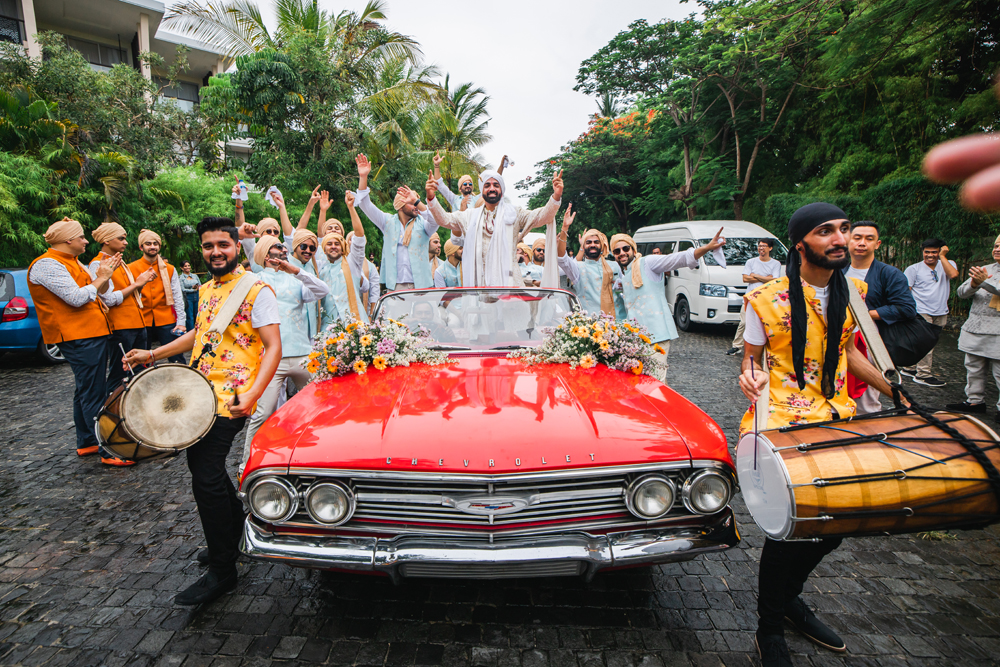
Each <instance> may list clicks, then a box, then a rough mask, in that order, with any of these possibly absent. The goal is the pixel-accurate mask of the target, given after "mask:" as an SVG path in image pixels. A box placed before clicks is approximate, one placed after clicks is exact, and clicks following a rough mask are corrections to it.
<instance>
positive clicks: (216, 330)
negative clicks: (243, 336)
mask: <svg viewBox="0 0 1000 667" xmlns="http://www.w3.org/2000/svg"><path fill="white" fill-rule="evenodd" d="M256 283H257V280H256V279H255V277H254V275H253V274H252V273H244V274H243V275H242V276H240V277H239V278H237V279H236V286H235V287H233V291H232V292H230V293H229V296H227V297H226V300H225V301H224V302H223V303H222V306H220V307H219V312H217V313H216V314H215V319H214V320H212V326H210V327H209V328H208V331H206V332H205V334H207V335H206V339H207V341H208V342H206V343H205V345H204V346H203V347H202V348H201V354H199V355H198V358H197V359H191V367H192V368H197V367H198V364H199V362H201V360H202V358H203V357H204V356H205V355H206V354H210V355H212V356H213V357H214V356H215V343H213V342H212V341H213V340H222V333H223V332H224V331H225V330H226V327H228V326H229V325H230V323H231V322H232V321H233V318H234V317H236V313H238V312H239V310H240V306H242V305H243V301H244V300H246V298H247V295H249V294H250V290H251V289H253V286H254V285H255V284H256ZM212 334H218V336H215V335H212Z"/></svg>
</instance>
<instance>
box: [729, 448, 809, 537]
mask: <svg viewBox="0 0 1000 667" xmlns="http://www.w3.org/2000/svg"><path fill="white" fill-rule="evenodd" d="M754 440H756V442H757V467H756V469H754ZM736 474H737V475H738V476H739V480H740V491H741V492H742V493H743V500H744V501H745V502H746V504H747V509H749V510H750V515H751V516H753V520H754V521H755V522H756V523H757V525H758V526H760V529H761V530H763V531H764V532H765V533H766V534H767V536H768V537H771V538H774V539H776V540H781V539H784V538H786V537H788V535H789V533H791V532H792V517H793V514H794V511H795V510H794V508H795V503H794V499H793V496H792V492H791V489H790V488H789V485H790V484H791V480H790V479H789V477H788V471H787V470H786V468H785V464H784V463H783V462H782V460H781V457H780V456H778V455H777V454H776V453H775V451H774V446H773V445H772V444H771V441H770V440H768V439H767V435H765V434H763V433H761V434H758V435H756V436H754V434H753V433H748V434H747V435H745V436H743V437H742V438H741V439H740V443H739V444H738V445H737V446H736Z"/></svg>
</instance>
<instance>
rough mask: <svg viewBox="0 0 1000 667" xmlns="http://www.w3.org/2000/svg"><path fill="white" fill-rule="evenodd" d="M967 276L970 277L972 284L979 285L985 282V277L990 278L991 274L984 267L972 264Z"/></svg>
mask: <svg viewBox="0 0 1000 667" xmlns="http://www.w3.org/2000/svg"><path fill="white" fill-rule="evenodd" d="M969 277H970V278H972V286H973V287H979V286H980V285H982V284H983V283H984V282H986V280H987V279H989V278H992V277H993V276H991V275H990V274H989V273H987V272H986V269H984V268H983V267H981V266H973V267H972V268H970V269H969Z"/></svg>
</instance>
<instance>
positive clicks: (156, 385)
mask: <svg viewBox="0 0 1000 667" xmlns="http://www.w3.org/2000/svg"><path fill="white" fill-rule="evenodd" d="M215 408H216V398H215V390H214V389H213V388H212V383H211V382H209V381H208V378H206V377H205V376H204V375H202V374H201V373H199V372H198V371H196V370H195V369H193V368H191V367H189V366H185V365H184V364H159V365H157V366H154V367H152V368H147V369H145V370H143V371H141V372H139V373H136V374H135V376H133V377H132V378H131V379H129V380H128V381H127V382H126V383H125V384H123V385H122V386H120V387H118V388H117V389H115V390H114V391H113V392H111V395H110V396H108V400H107V401H105V403H104V408H102V410H101V412H100V414H99V415H98V417H97V439H98V440H99V441H100V443H101V444H102V445H103V446H104V447H105V448H106V449H109V450H111V451H112V452H114V453H115V454H116V455H117V456H120V457H121V458H123V459H127V460H129V461H141V460H143V459H150V458H156V457H161V456H169V455H171V454H176V453H177V452H179V451H181V450H183V449H186V448H188V447H190V446H191V445H193V444H194V443H196V442H198V440H200V439H201V438H202V437H204V435H205V434H206V433H208V430H209V429H210V428H212V424H213V423H215Z"/></svg>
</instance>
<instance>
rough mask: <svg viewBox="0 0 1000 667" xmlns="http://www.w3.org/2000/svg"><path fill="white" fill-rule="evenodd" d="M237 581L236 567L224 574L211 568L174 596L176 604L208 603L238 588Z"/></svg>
mask: <svg viewBox="0 0 1000 667" xmlns="http://www.w3.org/2000/svg"><path fill="white" fill-rule="evenodd" d="M236 581H237V576H236V568H235V567H234V568H233V570H232V572H230V573H229V574H227V575H223V576H220V575H218V574H216V573H215V572H212V571H211V570H209V571H208V572H206V573H205V574H203V575H202V577H201V578H200V579H199V580H198V581H196V582H194V583H193V584H191V585H190V586H188V587H187V588H185V589H184V590H183V591H181V592H180V594H178V596H177V597H175V598H174V604H180V605H185V606H192V605H196V604H207V603H209V602H212V601H213V600H216V599H218V598H219V597H221V596H222V595H223V594H224V593H228V592H229V591H231V590H233V589H234V588H236Z"/></svg>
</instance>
